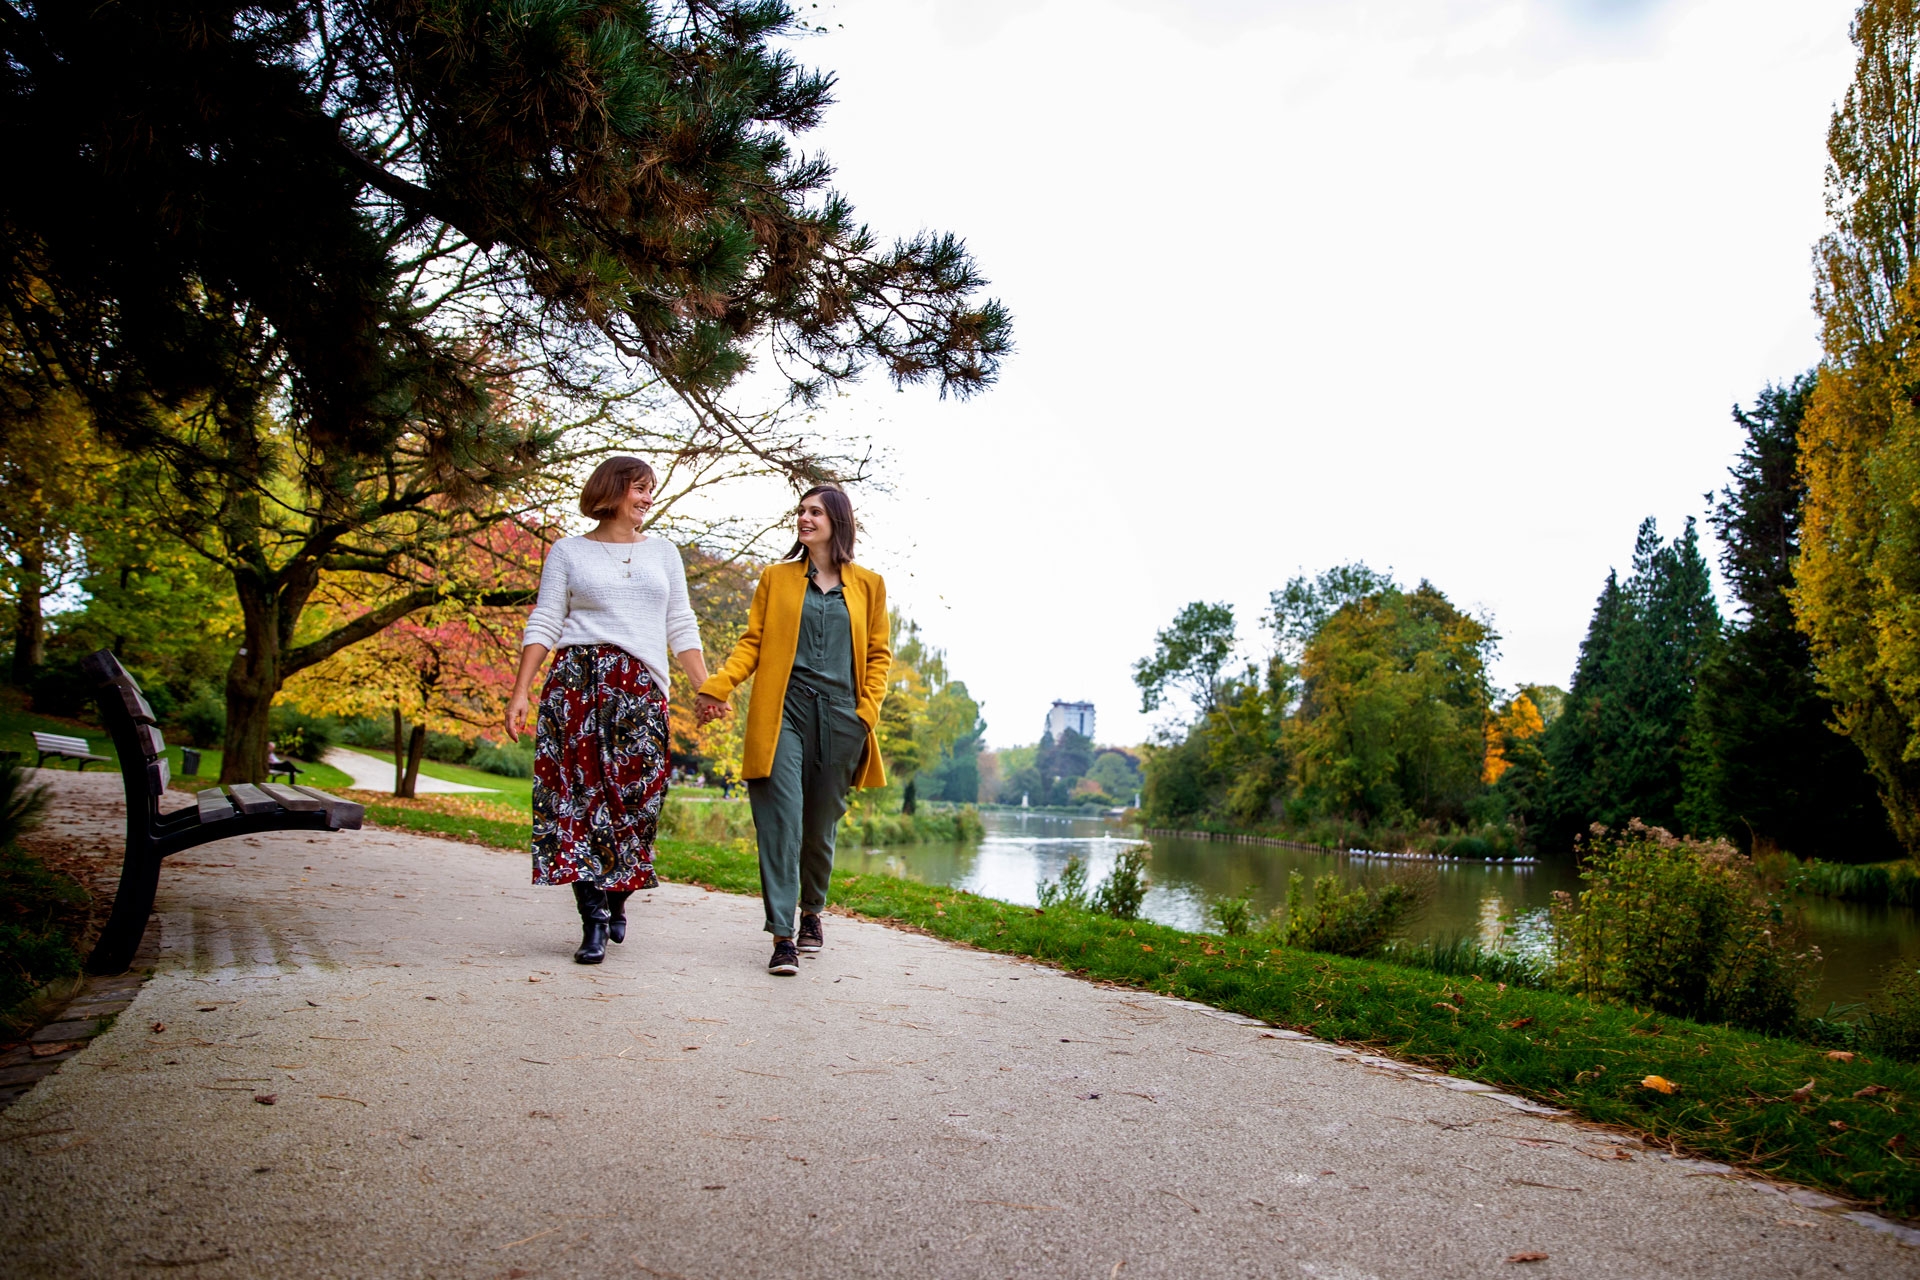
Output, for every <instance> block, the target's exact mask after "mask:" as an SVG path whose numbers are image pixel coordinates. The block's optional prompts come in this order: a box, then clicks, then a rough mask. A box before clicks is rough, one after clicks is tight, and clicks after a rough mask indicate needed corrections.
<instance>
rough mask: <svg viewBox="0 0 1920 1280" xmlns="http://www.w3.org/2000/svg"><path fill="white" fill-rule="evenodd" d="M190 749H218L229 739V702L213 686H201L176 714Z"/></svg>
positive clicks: (175, 719) (175, 720)
mask: <svg viewBox="0 0 1920 1280" xmlns="http://www.w3.org/2000/svg"><path fill="white" fill-rule="evenodd" d="M173 719H174V723H175V724H176V725H178V726H179V727H180V731H181V732H182V733H184V734H186V735H187V745H188V746H190V747H217V746H219V745H220V744H221V743H222V742H224V741H225V740H226V737H227V701H226V699H225V698H223V697H221V696H220V693H219V691H218V690H216V689H215V688H214V687H213V686H212V685H204V684H203V685H200V686H199V687H198V688H196V689H195V690H194V691H193V696H192V697H191V698H189V699H187V701H186V703H185V704H184V705H183V706H181V708H180V709H179V710H178V711H176V712H175V713H174V717H173Z"/></svg>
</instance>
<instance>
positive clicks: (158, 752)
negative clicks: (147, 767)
mask: <svg viewBox="0 0 1920 1280" xmlns="http://www.w3.org/2000/svg"><path fill="white" fill-rule="evenodd" d="M133 736H134V737H135V738H136V739H137V740H138V741H139V743H140V750H141V751H142V752H143V753H144V754H145V755H146V757H147V759H149V760H152V759H154V758H156V757H158V756H163V755H165V754H167V740H166V739H165V738H163V737H161V736H160V730H158V729H156V728H154V727H153V726H152V725H150V724H136V725H135V726H133Z"/></svg>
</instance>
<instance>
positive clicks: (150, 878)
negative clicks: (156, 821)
mask: <svg viewBox="0 0 1920 1280" xmlns="http://www.w3.org/2000/svg"><path fill="white" fill-rule="evenodd" d="M159 887H160V855H158V854H156V853H153V852H151V851H147V850H136V849H135V848H133V847H129V848H128V850H127V856H126V859H125V861H124V862H123V863H122V864H121V868H120V892H119V893H117V894H115V895H114V899H113V914H111V915H109V916H108V917H107V923H106V927H105V928H103V929H101V930H100V937H99V940H98V941H96V942H95V943H94V944H93V954H92V955H90V956H88V957H87V972H88V973H102V974H106V973H125V972H126V971H127V966H128V965H130V964H132V963H133V953H134V952H135V951H137V950H138V949H139V947H140V938H141V935H143V934H144V933H146V931H147V917H148V916H149V915H152V914H153V898H154V894H155V892H157V891H158V889H159Z"/></svg>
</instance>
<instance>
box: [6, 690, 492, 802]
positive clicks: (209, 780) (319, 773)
mask: <svg viewBox="0 0 1920 1280" xmlns="http://www.w3.org/2000/svg"><path fill="white" fill-rule="evenodd" d="M35 731H38V732H40V733H63V734H67V735H69V736H71V737H79V738H85V739H86V741H87V749H88V750H89V751H91V752H92V753H93V754H94V755H97V756H105V757H107V759H108V760H110V761H112V762H113V763H111V764H90V765H88V766H87V771H88V772H90V773H91V772H95V771H98V770H102V769H109V770H115V771H117V770H118V769H119V767H120V763H119V761H120V753H119V752H118V751H115V750H114V749H113V739H112V738H110V737H109V736H107V731H106V730H105V729H104V728H102V727H101V726H100V725H98V724H95V723H93V722H92V721H89V720H64V719H56V718H54V717H53V716H42V715H35V714H34V713H33V712H31V711H25V710H22V709H20V708H19V707H17V706H15V705H12V704H11V703H5V704H0V751H16V752H18V753H19V754H20V758H21V761H22V763H24V764H27V765H29V766H31V765H32V764H33V762H34V761H36V760H38V759H39V758H40V753H39V751H38V750H37V749H35V747H34V745H33V735H34V733H35ZM294 763H295V764H296V765H298V766H299V769H300V779H299V780H300V783H301V784H302V785H303V786H309V787H318V788H320V789H321V790H322V791H337V790H339V789H340V788H342V787H345V786H347V785H348V784H349V783H350V782H351V781H352V779H350V778H348V777H347V775H346V774H344V773H342V772H340V771H339V770H338V769H335V768H332V767H330V766H328V765H324V764H310V763H308V762H307V761H305V760H296V761H295V762H294ZM167 765H168V767H169V768H171V769H172V770H173V778H174V781H175V782H178V783H180V784H182V785H184V786H190V787H194V788H196V789H197V788H199V787H210V786H212V785H213V782H214V779H216V778H218V777H219V776H220V750H219V748H217V747H213V748H208V749H206V750H203V751H201V753H200V772H199V773H198V774H189V773H186V772H185V771H184V770H183V769H182V768H181V766H180V748H179V747H177V746H174V745H172V744H171V743H170V744H168V746H167ZM75 767H76V766H75V764H74V763H73V762H72V761H71V760H66V761H62V760H53V759H49V760H48V761H47V768H49V769H72V768H75ZM483 776H488V777H490V776H492V775H483ZM284 780H285V779H284V778H276V779H275V781H284Z"/></svg>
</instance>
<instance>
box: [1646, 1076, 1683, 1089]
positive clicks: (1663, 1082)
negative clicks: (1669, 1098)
mask: <svg viewBox="0 0 1920 1280" xmlns="http://www.w3.org/2000/svg"><path fill="white" fill-rule="evenodd" d="M1640 1087H1641V1088H1642V1089H1651V1090H1653V1091H1654V1092H1655V1093H1672V1092H1673V1091H1674V1090H1675V1089H1677V1088H1679V1087H1680V1086H1678V1085H1676V1084H1675V1083H1674V1082H1673V1081H1671V1080H1669V1079H1667V1078H1666V1077H1665V1076H1648V1077H1647V1078H1646V1079H1644V1080H1642V1081H1641V1082H1640Z"/></svg>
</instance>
